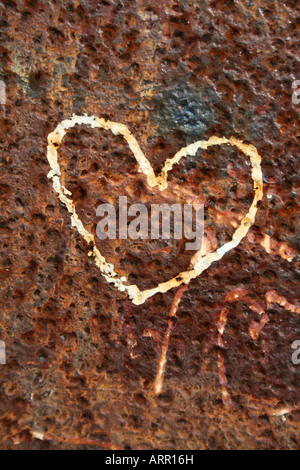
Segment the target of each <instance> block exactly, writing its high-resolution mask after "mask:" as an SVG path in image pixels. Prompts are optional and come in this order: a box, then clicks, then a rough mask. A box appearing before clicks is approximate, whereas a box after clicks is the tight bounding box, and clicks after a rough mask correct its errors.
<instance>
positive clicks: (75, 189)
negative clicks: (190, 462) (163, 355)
mask: <svg viewBox="0 0 300 470" xmlns="http://www.w3.org/2000/svg"><path fill="white" fill-rule="evenodd" d="M0 5H1V18H0V28H1V33H2V34H1V43H0V50H1V55H0V79H1V80H3V81H4V82H5V84H6V93H7V97H6V105H5V106H4V105H3V106H2V107H1V130H0V132H1V136H0V139H1V140H0V142H1V183H0V189H1V191H0V197H1V225H0V229H1V270H0V273H1V314H0V340H2V341H5V343H6V353H7V364H6V365H0V448H1V449H82V448H91V449H105V448H110V449H114V448H121V449H130V448H131V449H152V448H159V449H241V448H250V449H262V448H267V449H274V448H277V449H278V448H282V449H296V448H299V440H300V439H299V435H300V432H299V416H300V394H299V386H300V381H299V371H300V369H299V368H300V365H294V364H293V363H292V361H291V355H292V352H293V350H292V349H291V345H292V343H293V341H295V340H296V339H300V322H299V314H297V313H295V312H296V307H290V306H289V305H288V304H286V303H285V304H284V302H283V301H282V299H281V300H280V299H279V297H278V298H276V295H278V296H281V297H285V298H286V299H287V301H288V302H290V304H293V305H296V303H297V298H299V264H297V231H298V230H299V222H298V220H297V209H298V205H297V204H298V202H299V201H298V199H297V197H298V196H299V181H298V175H297V173H299V160H298V156H297V152H298V146H297V144H298V143H299V136H298V135H297V132H299V127H298V122H299V106H298V107H297V105H296V104H293V102H292V83H293V81H294V80H295V79H297V78H300V71H299V65H298V64H299V62H298V61H297V29H298V27H299V20H298V19H299V8H298V9H297V2H296V1H292V0H290V1H276V0H271V1H266V0H265V1H263V0H261V1H260V0H257V1H255V0H253V1H252V0H247V1H230V0H229V1H227V2H224V1H218V0H216V1H204V0H200V1H188V0H186V1H184V0H182V1H175V0H174V1H169V0H165V1H147V0H138V1H135V0H132V1H125V0H124V1H121V0H103V1H87V0H78V1H65V2H60V1H54V0H53V1H50V0H48V1H46V0H44V1H42V0H41V1H35V0H27V1H22V0H19V1H17V0H16V1H12V0H6V1H4V2H1V3H0ZM72 113H76V114H83V113H87V114H88V115H92V114H95V115H97V116H103V117H106V118H108V119H110V120H113V121H118V122H123V123H125V124H126V125H127V126H128V127H129V129H130V130H131V131H132V132H133V133H134V135H135V136H136V138H137V140H138V141H139V142H140V145H141V147H142V149H143V151H144V152H145V154H146V155H147V157H148V158H149V160H150V161H151V162H152V164H153V166H154V168H155V170H156V171H159V168H160V167H161V165H162V162H163V161H164V160H165V159H166V158H168V157H171V156H172V155H173V154H174V153H175V152H176V151H177V150H178V149H180V148H181V147H182V146H184V145H186V144H188V143H191V142H193V141H195V140H199V139H207V138H209V137H210V136H211V135H213V134H216V135H219V136H226V137H230V136H231V135H234V136H236V137H237V138H240V139H242V140H244V141H245V142H248V143H252V144H253V145H255V146H256V147H257V149H258V151H259V153H260V154H261V156H262V167H263V173H264V184H265V192H264V193H265V194H264V199H263V201H262V204H261V206H260V210H259V213H258V216H257V219H256V223H255V226H254V227H252V229H251V231H250V232H249V235H248V237H247V238H246V239H245V240H244V241H243V242H242V243H241V244H240V245H239V246H238V247H237V249H235V250H234V251H232V252H230V253H229V254H227V255H226V256H225V257H224V258H223V259H222V260H221V261H220V262H218V263H215V264H214V265H213V266H212V267H211V268H210V269H209V270H208V271H207V272H204V273H203V275H202V276H201V277H200V278H199V279H197V280H195V281H193V282H192V283H191V285H190V286H189V289H188V290H187V292H186V293H185V294H184V296H183V298H182V301H181V304H180V307H179V310H178V321H177V324H176V327H175V329H174V330H173V333H172V337H171V342H170V347H169V352H168V363H167V369H166V374H165V381H164V389H163V393H162V394H161V395H159V396H158V397H155V396H154V394H153V380H154V378H155V374H156V369H157V361H158V358H159V354H160V348H161V341H162V337H163V334H164V332H165V330H166V327H167V320H168V312H169V309H170V306H171V303H172V299H173V297H174V292H169V293H167V294H165V295H157V296H155V297H153V298H152V299H150V300H149V301H148V302H146V303H145V304H144V305H142V306H134V305H132V303H131V302H130V301H129V300H128V299H127V298H126V297H124V296H123V295H122V294H121V293H119V292H118V291H117V290H116V289H115V288H113V287H112V286H109V285H108V284H107V283H106V282H105V280H104V278H103V277H102V276H101V275H100V273H99V270H98V269H97V268H96V267H95V266H94V264H93V261H92V260H91V259H90V258H89V257H88V256H87V247H86V245H85V243H84V241H83V240H82V239H81V238H80V237H79V236H78V234H77V232H76V231H75V230H74V229H72V227H71V226H70V218H69V215H68V213H67V211H66V209H65V207H64V206H62V205H61V204H60V203H59V202H58V200H57V197H56V195H55V193H54V192H53V190H52V185H51V182H50V181H49V180H48V179H47V172H48V170H49V166H48V162H47V159H46V145H47V135H48V134H49V132H51V131H52V130H53V129H54V128H55V126H56V125H57V123H58V122H60V121H61V120H62V119H64V118H67V117H70V116H71V115H72ZM60 153H61V159H62V160H61V161H62V163H63V166H64V168H63V170H64V171H63V178H64V181H65V184H66V186H67V187H68V188H69V189H70V190H71V191H72V193H73V195H74V199H75V200H76V204H77V207H78V210H79V211H80V214H81V215H82V217H83V218H85V222H86V223H87V224H89V225H90V226H91V227H94V226H95V223H96V221H97V219H96V214H95V209H96V207H97V206H98V205H99V204H100V203H102V202H110V201H112V202H113V201H114V200H115V199H116V197H117V195H118V194H124V195H127V196H128V198H129V200H130V202H133V201H134V202H144V203H151V201H152V200H153V199H155V198H158V199H159V198H160V197H161V195H157V194H155V192H151V191H149V188H148V187H147V185H146V183H145V181H144V179H143V178H142V177H141V176H140V175H139V176H138V183H137V182H136V178H135V176H136V172H137V168H136V165H135V163H134V160H133V158H132V155H131V154H130V151H129V150H128V149H127V147H126V145H125V144H124V142H123V141H122V139H118V138H117V137H113V136H112V135H111V134H109V133H108V132H101V131H99V130H98V131H90V130H89V129H87V128H84V127H82V128H81V129H73V130H72V131H71V132H69V133H68V135H67V137H66V139H65V140H64V143H63V145H62V147H61V149H60ZM199 182H200V184H199ZM178 188H180V191H181V192H180V193H179V194H178ZM182 191H185V196H186V195H189V197H192V196H191V195H195V196H197V197H199V198H200V199H201V200H203V202H204V203H205V214H206V230H207V232H206V233H207V239H208V248H209V247H212V246H213V244H214V243H215V238H214V237H217V239H218V241H219V243H223V242H225V241H226V240H228V237H230V236H231V235H232V233H233V227H232V221H234V218H235V217H236V216H237V214H238V213H243V212H245V210H246V208H247V207H248V205H249V202H250V201H251V197H252V185H251V180H250V172H249V163H248V162H247V161H245V159H244V157H243V156H242V155H239V154H238V152H236V151H235V150H234V149H226V148H222V149H211V150H210V152H204V151H203V152H199V153H198V154H197V155H196V157H194V158H192V157H188V158H187V159H186V160H185V161H184V162H182V163H181V164H180V165H179V166H178V167H177V168H176V169H175V170H174V171H173V173H172V175H170V190H169V192H168V193H167V194H166V198H167V202H174V201H178V200H181V199H182V198H184V197H185V196H184V194H182ZM105 252H106V253H107V256H108V257H109V259H111V260H112V261H113V262H114V263H115V264H116V266H117V267H118V268H119V270H120V271H121V272H124V273H126V274H127V275H129V279H130V281H131V282H133V283H138V284H139V285H140V286H142V287H144V288H145V287H150V286H153V285H155V283H156V282H157V281H158V280H160V279H168V278H169V277H170V275H172V274H175V273H177V272H178V270H179V269H178V268H179V267H184V266H185V267H186V265H187V263H188V257H187V253H185V252H184V248H183V245H182V244H180V243H177V244H175V245H174V246H173V245H172V244H170V245H169V244H167V245H163V244H157V245H156V244H153V243H150V242H148V243H146V242H145V243H130V241H127V242H126V243H117V242H114V243H112V244H108V243H107V244H106V245H105ZM234 289H240V290H239V291H238V292H239V293H242V294H241V295H240V296H239V297H238V299H235V301H232V299H233V298H234V296H232V295H230V293H231V292H232V291H233V290H234ZM241 289H244V290H241ZM270 290H271V291H276V294H274V296H275V297H274V299H275V300H276V299H277V300H278V299H279V300H278V302H276V301H274V302H271V303H268V304H267V303H266V294H267V293H268V292H269V291H270ZM280 303H281V304H282V305H279V304H280ZM225 306H227V308H228V309H229V315H228V323H227V326H226V329H225V332H224V335H223V340H224V344H223V346H222V347H221V346H220V343H218V341H217V338H218V327H217V322H218V318H219V316H220V313H221V311H222V309H223V308H224V307H225ZM253 306H254V307H253ZM257 306H261V308H262V309H263V310H264V311H265V312H266V314H267V315H268V320H269V321H268V323H267V324H266V325H265V326H264V327H263V328H262V330H261V332H260V334H259V335H257V336H255V335H253V334H252V335H251V328H250V327H251V325H252V327H253V325H254V326H255V325H257V324H258V322H259V320H260V315H259V313H258V311H259V307H257ZM253 322H255V323H253ZM249 328H250V330H249ZM218 357H222V358H223V359H224V366H225V371H226V377H227V380H228V383H227V389H228V392H229V394H230V396H231V398H232V406H230V407H228V406H225V404H223V401H222V393H221V387H220V381H219V374H218Z"/></svg>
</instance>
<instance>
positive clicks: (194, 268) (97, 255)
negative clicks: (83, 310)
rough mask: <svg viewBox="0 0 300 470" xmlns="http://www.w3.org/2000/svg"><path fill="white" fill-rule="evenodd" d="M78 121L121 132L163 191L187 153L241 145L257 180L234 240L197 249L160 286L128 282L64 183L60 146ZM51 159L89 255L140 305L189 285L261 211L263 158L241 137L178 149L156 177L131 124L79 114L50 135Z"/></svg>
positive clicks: (149, 178) (235, 242) (152, 183)
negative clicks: (89, 247) (98, 244)
mask: <svg viewBox="0 0 300 470" xmlns="http://www.w3.org/2000/svg"><path fill="white" fill-rule="evenodd" d="M76 124H79V125H82V124H86V125H90V126H91V127H92V128H97V127H98V128H102V129H106V130H111V131H112V133H113V134H115V135H117V134H121V135H122V136H123V137H124V139H125V140H126V141H127V143H128V145H129V147H130V149H131V151H132V153H133V155H134V157H135V159H136V161H137V163H138V165H139V168H140V171H141V172H142V173H144V175H145V176H146V178H147V182H148V184H149V186H150V187H154V186H158V188H159V189H160V191H163V190H164V189H166V188H167V186H168V184H167V178H168V173H169V171H170V170H171V169H172V168H173V166H174V165H176V164H177V163H178V162H179V161H180V160H181V158H182V157H185V156H187V155H191V156H193V155H195V154H196V152H197V150H198V149H199V148H202V149H207V148H208V147H211V146H213V145H222V144H229V145H232V146H235V147H237V148H238V149H239V150H241V151H242V152H243V153H244V155H246V156H248V157H249V158H250V162H251V166H252V170H251V177H252V180H253V182H254V198H253V201H252V204H251V206H250V208H249V211H248V213H247V214H246V216H245V217H244V218H243V219H242V221H241V223H240V225H239V227H238V228H237V229H236V230H235V232H234V234H233V236H232V239H231V240H230V242H228V243H225V244H224V245H222V246H221V247H220V248H218V249H217V250H216V251H214V252H212V253H208V254H207V255H206V256H202V255H201V253H200V250H199V251H197V252H196V253H195V254H194V255H193V256H192V258H191V263H190V267H191V269H189V270H188V271H183V272H181V273H179V274H178V275H177V276H175V277H174V278H172V279H170V280H169V281H166V282H162V283H161V284H158V286H157V287H154V288H152V289H147V290H144V291H141V290H140V289H139V288H138V286H136V285H126V284H125V282H126V278H125V277H119V276H118V274H117V273H116V272H115V270H114V266H113V265H112V264H110V263H108V262H107V260H106V259H105V257H104V256H103V255H102V254H101V252H100V250H99V249H98V248H97V247H96V244H95V237H94V235H93V234H92V233H91V232H89V231H88V230H87V229H86V228H85V227H84V225H83V223H82V221H81V220H80V218H79V217H78V215H77V213H76V208H75V204H74V202H73V200H72V199H71V198H70V197H68V196H72V193H71V192H70V191H68V190H67V189H66V188H65V187H64V186H62V185H61V182H60V176H61V172H60V166H59V163H58V154H57V149H58V147H59V146H60V145H61V142H62V139H63V137H64V136H65V135H66V131H67V130H68V129H70V128H72V127H74V126H75V125H76ZM47 158H48V161H49V164H50V167H51V170H50V172H49V173H48V178H51V179H52V181H53V188H54V190H55V191H56V192H57V193H58V197H59V199H60V200H61V202H62V203H63V204H65V206H66V207H67V209H68V211H69V213H70V215H71V222H72V225H73V226H74V227H76V228H77V230H78V232H79V233H80V235H82V237H83V238H84V240H85V241H86V242H87V243H88V244H91V243H92V246H93V249H92V251H90V252H89V256H93V257H94V260H95V263H96V265H97V266H98V267H99V269H100V271H101V273H102V275H103V276H104V277H105V279H106V280H107V281H108V282H111V283H113V284H114V285H115V286H116V287H117V288H118V289H119V290H120V291H121V292H127V294H128V295H129V297H130V298H131V299H132V302H133V303H134V304H136V305H140V304H142V303H144V302H145V301H146V300H147V299H148V298H149V297H152V296H153V295H154V294H157V293H159V292H160V293H164V292H167V291H168V290H170V289H172V288H173V287H178V286H180V285H181V284H183V283H185V284H188V283H189V282H190V281H191V280H192V279H195V278H196V277H198V276H200V274H201V273H202V272H203V271H205V270H206V269H208V268H209V266H210V265H211V264H212V263H213V262H214V261H218V260H219V259H221V258H222V257H223V256H224V255H225V254H226V253H227V252H228V251H229V250H231V249H232V248H235V247H236V246H237V245H238V244H239V243H240V241H241V240H242V238H244V237H245V235H246V234H247V232H248V230H249V228H250V227H251V225H252V224H253V223H254V220H255V215H256V212H257V209H258V207H257V203H258V201H260V200H261V199H262V196H263V178H262V170H261V157H260V155H259V154H258V152H257V149H256V148H255V147H254V146H253V145H251V144H245V143H243V142H242V141H241V140H238V139H235V138H234V137H230V139H227V138H225V137H216V136H212V137H210V139H208V140H199V141H197V142H194V143H193V144H190V145H188V146H187V147H183V148H182V149H181V150H179V152H177V153H176V154H175V155H174V157H173V158H171V159H167V160H166V161H165V164H164V166H163V168H162V170H161V173H160V175H159V176H155V174H154V171H153V168H152V166H151V164H150V162H149V161H148V160H147V158H146V157H145V155H144V153H143V152H142V150H141V148H140V146H139V144H138V142H137V140H136V139H135V137H134V136H133V135H132V134H131V132H130V131H129V129H128V127H127V126H126V125H125V124H120V123H117V122H111V121H107V120H105V119H103V118H98V117H96V116H86V115H84V116H75V115H73V116H72V118H71V119H66V120H64V121H62V122H61V123H60V124H58V126H57V127H56V129H55V130H54V131H53V132H51V133H50V134H49V135H48V147H47Z"/></svg>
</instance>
